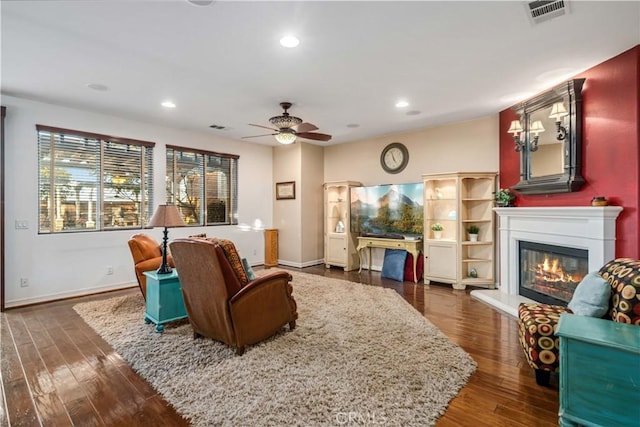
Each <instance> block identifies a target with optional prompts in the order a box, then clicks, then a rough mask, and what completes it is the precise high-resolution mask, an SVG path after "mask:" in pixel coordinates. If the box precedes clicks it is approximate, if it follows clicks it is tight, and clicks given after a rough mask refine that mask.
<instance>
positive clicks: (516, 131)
mask: <svg viewBox="0 0 640 427" xmlns="http://www.w3.org/2000/svg"><path fill="white" fill-rule="evenodd" d="M523 131H524V129H522V125H520V120H513V121H512V122H511V126H509V130H508V131H507V132H509V133H510V134H513V142H515V144H516V147H515V148H516V151H517V152H520V151H522V148H523V147H524V142H523V141H521V140H520V134H521V133H522V132H523Z"/></svg>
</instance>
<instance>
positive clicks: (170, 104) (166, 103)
mask: <svg viewBox="0 0 640 427" xmlns="http://www.w3.org/2000/svg"><path fill="white" fill-rule="evenodd" d="M161 105H162V106H163V107H164V108H176V104H174V103H173V102H171V101H164V102H163V103H162V104H161Z"/></svg>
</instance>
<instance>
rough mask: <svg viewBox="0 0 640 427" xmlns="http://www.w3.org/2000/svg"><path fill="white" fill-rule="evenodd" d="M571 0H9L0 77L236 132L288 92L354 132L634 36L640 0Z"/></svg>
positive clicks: (539, 86) (489, 96)
mask: <svg viewBox="0 0 640 427" xmlns="http://www.w3.org/2000/svg"><path fill="white" fill-rule="evenodd" d="M567 3H568V7H569V13H568V14H567V15H564V16H562V17H558V18H555V19H553V20H550V21H547V22H543V23H540V24H537V25H534V24H533V23H532V22H531V21H530V19H529V17H528V14H527V9H526V3H524V2H504V1H502V2H480V1H474V2H452V1H447V2H435V1H430V2H426V1H425V2H400V1H392V2H391V1H390V2H382V1H376V2H369V1H357V2H342V1H334V2H306V1H305V2H265V1H261V2H231V1H217V2H213V3H212V4H211V5H209V6H195V5H192V4H190V3H189V2H187V1H186V0H171V1H157V0H156V1H150V0H147V1H143V0H138V1H122V0H120V1H114V0H103V1H92V0H75V1H74V0H68V1H57V0H47V1H45V0H39V1H27V0H22V1H6V0H5V1H2V2H1V3H0V7H1V9H0V12H1V14H2V22H1V24H2V26H1V32H2V52H1V61H2V64H1V65H2V66H1V71H2V74H1V75H0V77H1V79H0V81H1V89H2V93H3V94H6V95H12V96H18V97H25V98H31V99H35V100H40V101H44V102H51V103H55V104H60V105H66V106H72V107H76V108H81V109H86V110H93V111H97V112H102V113H108V114H112V115H117V116H122V117H128V118H132V119H135V120H141V121H145V122H152V123H160V124H163V125H169V126H174V127H178V128H185V129H193V130H197V131H200V132H206V133H210V134H216V135H220V136H225V137H229V138H240V137H242V136H248V135H258V134H262V133H268V132H263V131H264V130H263V129H260V128H255V127H251V126H249V125H248V124H249V123H256V124H261V125H269V123H268V119H269V117H271V116H274V115H278V114H280V113H281V111H282V110H281V109H280V107H279V105H278V104H279V103H280V102H281V101H291V102H293V104H294V105H293V107H292V108H291V110H290V113H291V114H292V115H295V116H298V117H301V118H302V119H303V120H304V121H308V122H311V123H313V124H315V125H316V126H318V128H319V130H318V132H322V133H328V134H332V135H333V139H332V140H331V141H330V142H329V143H328V144H339V143H346V142H350V141H355V140H361V139H365V138H370V137H376V136H381V135H387V134H395V133H400V132H404V131H412V130H417V129H422V128H426V127H430V126H435V125H440V124H444V123H450V122H456V121H462V120H467V119H473V118H478V117H484V116H487V115H491V114H496V113H498V112H499V111H501V110H503V109H505V108H507V107H509V106H511V105H513V104H515V103H516V102H517V101H520V100H523V99H525V98H527V97H528V96H532V95H534V94H536V93H539V92H541V91H543V90H544V89H546V88H549V87H551V86H553V85H555V84H556V83H559V82H561V81H563V80H566V79H568V78H570V77H571V76H573V75H575V74H577V73H579V72H581V71H583V70H585V69H587V68H590V67H592V66H594V65H596V64H598V63H600V62H602V61H604V60H606V59H608V58H610V57H612V56H615V55H617V54H619V53H621V52H623V51H625V50H627V49H629V48H631V47H633V46H635V45H637V44H638V43H640V2H636V1H632V2H612V1H598V2H596V1H594V2H582V1H581V2H577V1H571V2H567ZM289 33H293V34H295V35H296V36H297V37H298V38H299V39H300V41H301V42H300V46H299V47H297V48H295V49H287V48H284V47H282V46H280V45H279V43H278V41H279V39H280V38H281V37H282V36H283V35H285V34H289ZM88 83H98V84H102V85H106V86H108V88H109V90H108V91H96V90H92V89H89V88H87V86H86V85H87V84H88ZM166 99H171V100H172V101H173V102H175V103H176V104H177V108H175V109H172V110H168V109H165V108H163V107H161V106H160V103H161V102H162V101H164V100H166ZM398 99H406V100H407V101H409V103H410V106H409V107H407V108H404V109H398V108H396V107H395V106H394V104H395V102H396V101H397V100H398ZM408 112H412V113H414V114H407V113H408ZM416 112H417V113H416ZM48 124H49V125H56V124H55V123H48ZM212 124H216V125H221V126H225V127H226V129H225V130H214V129H210V128H209V126H210V125H212ZM348 124H358V125H359V127H357V128H352V127H347V125H348ZM125 136H126V135H125ZM248 141H251V142H255V143H260V144H271V145H274V144H276V143H275V141H274V140H273V137H268V136H267V137H261V138H254V139H249V140H248ZM319 144H327V143H319Z"/></svg>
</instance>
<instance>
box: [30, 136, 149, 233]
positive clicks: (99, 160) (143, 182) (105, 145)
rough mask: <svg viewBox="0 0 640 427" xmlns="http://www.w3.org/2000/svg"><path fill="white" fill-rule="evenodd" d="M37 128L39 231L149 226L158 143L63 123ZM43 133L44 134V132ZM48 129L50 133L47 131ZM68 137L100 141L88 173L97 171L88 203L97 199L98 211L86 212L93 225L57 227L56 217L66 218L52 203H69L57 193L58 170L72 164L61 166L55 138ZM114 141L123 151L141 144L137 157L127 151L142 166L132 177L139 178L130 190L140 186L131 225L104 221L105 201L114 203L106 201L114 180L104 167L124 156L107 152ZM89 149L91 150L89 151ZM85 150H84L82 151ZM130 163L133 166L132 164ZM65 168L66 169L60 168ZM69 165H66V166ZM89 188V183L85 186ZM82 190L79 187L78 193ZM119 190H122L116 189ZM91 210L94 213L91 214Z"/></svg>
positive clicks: (119, 160)
mask: <svg viewBox="0 0 640 427" xmlns="http://www.w3.org/2000/svg"><path fill="white" fill-rule="evenodd" d="M36 131H37V144H38V214H39V215H38V234H61V233H78V232H80V233H84V232H92V233H93V232H100V231H118V230H123V229H129V230H137V229H144V228H148V227H147V223H148V221H149V219H150V218H151V216H152V215H153V208H154V206H153V189H154V176H153V163H154V162H153V155H154V147H155V145H156V144H155V142H150V141H142V140H137V139H131V138H123V137H116V136H111V135H104V134H99V133H94V132H86V131H80V130H74V129H65V128H60V127H54V126H47V125H40V124H37V125H36ZM43 133H44V135H42V134H43ZM47 133H48V135H46V134H47ZM47 137H48V138H49V139H48V146H46V147H45V146H43V144H44V142H45V139H46V138H47ZM65 137H67V138H71V139H72V140H79V139H85V140H86V141H87V142H89V140H90V141H91V142H92V143H94V142H95V143H96V144H97V148H96V149H95V150H94V152H95V154H96V160H95V165H94V167H93V168H92V167H87V168H86V170H87V173H90V174H91V173H95V175H96V179H95V187H90V196H89V199H88V200H87V203H88V205H91V204H92V203H95V213H92V212H91V209H90V208H89V209H88V213H87V218H86V222H87V225H88V223H89V221H91V222H94V223H95V226H94V227H91V228H83V227H72V228H68V229H65V228H64V227H61V228H60V229H57V228H58V226H57V223H56V220H63V219H64V218H63V217H62V216H61V217H58V214H57V212H56V209H54V208H53V206H56V204H57V203H58V199H61V202H62V201H64V202H66V203H68V200H67V199H66V197H65V198H62V197H60V196H59V195H58V192H56V191H55V190H56V178H57V177H58V178H59V175H60V174H58V173H57V172H58V171H59V170H64V171H65V173H68V171H67V170H66V169H68V168H69V166H63V165H61V166H58V164H59V163H64V161H58V160H57V159H56V157H55V151H56V149H60V147H56V142H58V144H60V141H64V139H65ZM112 144H113V146H114V147H120V146H122V149H123V150H124V151H123V152H127V153H128V152H130V148H131V146H135V147H136V149H138V148H139V154H138V156H137V157H138V158H137V159H136V158H135V157H136V155H135V154H134V155H129V154H127V155H126V156H127V157H128V158H129V159H130V160H134V161H138V163H137V164H135V163H134V164H133V170H139V176H137V175H134V177H133V178H132V180H133V181H135V180H136V179H137V181H138V182H137V185H136V183H135V182H134V183H133V184H129V186H130V188H131V191H133V192H134V193H136V188H137V189H138V190H137V192H138V195H139V196H137V198H138V200H135V199H131V201H132V202H133V203H134V204H136V203H137V204H138V206H137V207H138V209H137V211H135V212H134V213H133V218H135V221H134V222H135V224H134V225H128V224H124V225H113V224H112V225H111V226H106V225H105V223H104V221H105V213H106V211H107V209H106V204H107V203H113V202H112V201H111V202H110V201H107V200H106V197H105V195H106V194H109V191H106V190H111V192H113V188H112V186H113V181H111V179H110V180H109V181H107V171H105V164H106V165H118V164H120V165H122V156H120V155H119V154H118V153H113V154H108V153H106V151H107V150H109V148H110V147H112ZM47 148H48V150H49V152H50V154H49V159H48V160H43V159H44V158H43V157H42V155H41V153H42V150H45V149H47ZM87 153H89V151H88V152H87ZM83 154H84V153H83ZM47 161H48V162H49V163H48V167H49V176H48V177H45V176H43V171H42V168H43V166H46V165H47V164H46V163H44V162H47ZM122 167H123V169H124V168H125V166H122ZM129 167H131V166H129ZM61 168H63V169H61ZM64 168H66V169H64ZM51 171H53V173H51ZM112 171H113V169H111V170H109V171H108V172H112ZM43 185H46V187H48V190H49V191H48V196H47V197H48V208H47V216H46V218H47V219H48V222H49V225H48V226H46V225H44V224H45V223H44V222H43V215H42V202H43V199H42V195H41V191H42V189H43V188H45V187H43ZM85 188H87V187H85ZM79 191H80V190H78V193H79ZM94 191H95V192H96V194H95V198H94V197H93V192H94ZM116 191H119V190H116ZM76 197H77V199H76V200H78V201H79V199H80V196H78V195H77V196H76ZM90 214H91V215H90ZM77 216H78V211H77V205H76V217H77Z"/></svg>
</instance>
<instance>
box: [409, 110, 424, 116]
mask: <svg viewBox="0 0 640 427" xmlns="http://www.w3.org/2000/svg"><path fill="white" fill-rule="evenodd" d="M420 113H421V111H418V110H411V111H407V116H417V115H418V114H420Z"/></svg>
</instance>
